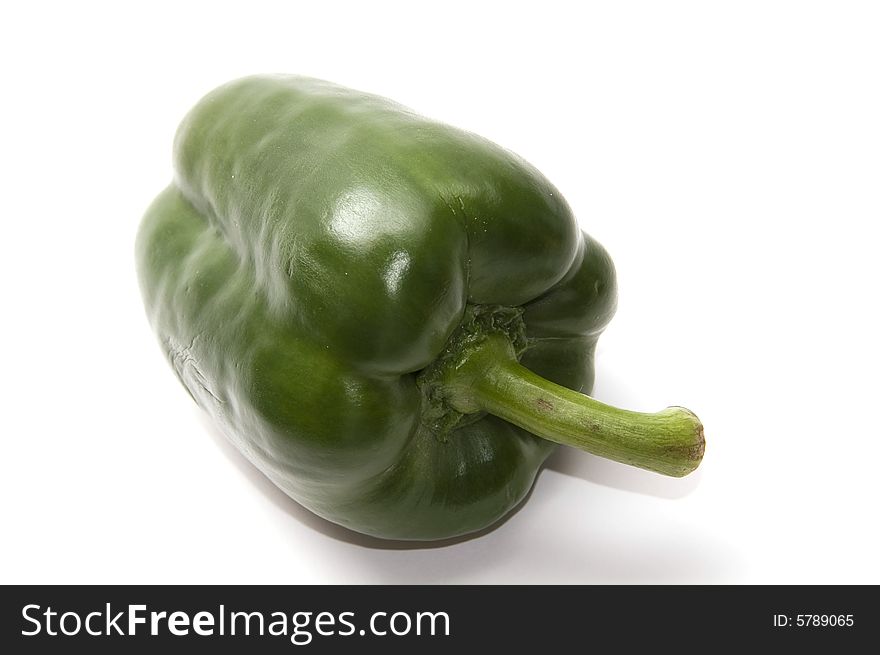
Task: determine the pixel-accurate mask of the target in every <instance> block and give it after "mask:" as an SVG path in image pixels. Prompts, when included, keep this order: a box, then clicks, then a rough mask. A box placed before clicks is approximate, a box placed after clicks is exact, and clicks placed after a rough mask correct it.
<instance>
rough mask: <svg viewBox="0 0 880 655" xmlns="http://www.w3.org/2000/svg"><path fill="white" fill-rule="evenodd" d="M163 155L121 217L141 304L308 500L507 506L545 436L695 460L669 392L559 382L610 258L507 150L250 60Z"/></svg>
mask: <svg viewBox="0 0 880 655" xmlns="http://www.w3.org/2000/svg"><path fill="white" fill-rule="evenodd" d="M174 169H175V176H174V181H173V183H172V184H171V186H169V187H168V188H167V189H165V190H164V191H163V192H162V193H161V194H160V195H159V196H158V198H157V199H156V200H155V201H154V202H153V204H152V205H151V207H150V208H149V209H148V211H147V213H146V216H145V217H144V219H143V223H142V225H141V228H140V231H139V234H138V240H137V248H136V249H137V260H138V271H139V276H140V281H141V288H142V292H143V296H144V300H145V304H146V308H147V313H148V315H149V318H150V321H151V323H152V326H153V328H154V329H155V331H156V333H157V334H158V337H159V340H160V343H161V345H162V348H163V350H164V352H165V354H166V356H167V358H168V360H169V361H170V363H171V365H172V366H173V368H174V371H175V372H176V374H177V376H178V377H179V378H180V380H181V381H182V382H183V384H184V386H185V387H186V388H187V389H188V390H189V393H190V394H191V395H192V397H193V398H194V399H195V401H196V402H197V403H198V404H199V405H200V406H201V407H202V408H203V409H204V410H205V411H207V412H208V414H210V415H211V416H212V417H213V418H214V419H215V421H216V422H217V423H218V424H219V426H220V427H221V428H222V429H223V431H224V432H225V434H226V435H227V436H228V437H229V438H230V439H231V440H232V442H233V443H235V445H236V446H237V447H238V448H239V449H240V450H241V452H242V453H243V454H244V455H245V456H246V457H247V458H248V459H249V460H250V461H251V462H252V463H253V464H254V465H256V466H257V467H258V468H259V469H260V470H261V471H262V472H263V473H264V474H265V475H266V476H268V477H269V478H270V479H271V480H272V481H273V482H274V483H275V484H276V485H277V486H278V487H280V488H281V489H283V490H284V491H285V492H286V493H287V494H288V495H289V496H291V497H292V498H293V499H295V500H296V501H298V502H299V503H301V504H302V505H304V506H305V507H307V508H308V509H310V510H311V511H313V512H315V513H316V514H318V515H320V516H322V517H324V518H326V519H328V520H330V521H333V522H335V523H338V524H340V525H343V526H346V527H348V528H350V529H352V530H356V531H358V532H362V533H366V534H369V535H374V536H377V537H382V538H393V539H410V540H431V539H441V538H447V537H453V536H457V535H462V534H466V533H470V532H473V531H476V530H480V529H482V528H485V527H486V526H489V525H491V524H492V523H494V522H495V521H497V520H499V519H500V518H502V517H503V516H504V515H505V514H507V513H508V512H509V511H510V510H511V509H512V508H513V507H514V506H515V505H517V503H519V502H520V500H522V498H523V497H524V496H525V495H526V493H527V492H528V490H529V488H530V487H531V485H532V483H533V481H534V479H535V476H536V473H537V471H538V470H539V468H540V467H541V465H542V463H543V462H544V460H545V459H546V457H547V456H548V455H549V454H550V452H551V451H552V450H553V448H554V447H555V443H554V442H559V443H569V444H571V445H575V446H577V447H581V448H584V449H587V450H591V451H592V452H597V453H598V454H601V455H604V456H608V457H613V458H615V459H618V460H620V461H625V462H628V463H632V464H635V465H638V466H643V467H645V468H651V469H653V470H658V471H661V472H664V473H668V474H672V475H683V474H685V473H687V472H689V471H690V470H692V469H693V468H695V467H696V465H697V464H698V463H699V460H700V457H701V456H702V452H703V438H702V427H701V426H700V424H699V421H697V420H696V417H694V416H693V414H691V413H690V412H687V410H680V409H673V410H665V413H664V412H660V413H658V414H651V415H647V414H635V413H633V412H624V411H623V410H616V409H613V408H609V407H608V406H605V405H602V404H601V403H598V402H596V401H594V400H592V399H590V398H588V397H586V396H583V395H581V394H579V393H576V392H584V393H589V391H590V390H591V387H592V384H593V352H594V348H595V345H596V340H597V338H598V336H599V334H600V332H601V331H602V329H603V328H604V327H605V325H606V324H607V323H608V321H609V320H610V318H611V317H612V315H613V313H614V309H615V303H616V285H615V276H614V269H613V265H612V262H611V259H610V258H609V257H608V254H607V253H606V251H605V250H604V249H603V248H602V247H601V246H600V245H599V244H598V243H597V242H596V241H594V240H592V239H591V238H590V237H588V236H586V235H585V234H583V233H581V232H580V230H579V229H578V226H577V223H576V221H575V219H574V217H573V216H572V212H571V210H570V209H569V207H568V205H567V204H566V202H565V200H564V199H563V198H562V196H561V195H560V194H559V192H558V191H557V190H556V189H555V188H554V187H553V186H552V185H551V184H550V183H549V182H548V181H547V180H546V179H545V178H544V177H543V176H542V175H541V174H540V173H539V172H538V171H536V170H535V169H534V168H532V167H531V166H530V165H529V164H527V163H526V162H525V161H523V160H522V159H521V158H519V157H517V156H516V155H514V154H512V153H510V152H508V151H506V150H504V149H502V148H500V147H499V146H497V145H494V144H492V143H490V142H488V141H486V140H485V139H482V138H480V137H478V136H475V135H473V134H470V133H467V132H464V131H461V130H458V129H455V128H452V127H449V126H447V125H443V124H441V123H437V122H434V121H431V120H427V119H425V118H423V117H420V116H418V115H416V114H415V113H413V112H412V111H411V110H409V109H406V108H405V107H402V106H400V105H397V104H395V103H393V102H390V101H388V100H386V99H383V98H379V97H377V96H373V95H369V94H365V93H360V92H356V91H352V90H348V89H344V88H341V87H339V86H335V85H333V84H330V83H327V82H323V81H319V80H314V79H308V78H302V77H293V76H259V77H250V78H245V79H242V80H238V81H234V82H231V83H229V84H227V85H225V86H222V87H220V88H219V89H216V90H215V91H213V92H211V93H210V94H209V95H207V96H206V97H205V98H204V99H202V100H201V101H200V102H199V103H198V105H197V106H196V107H195V108H194V109H193V110H192V111H191V112H190V114H189V115H188V116H187V117H186V119H185V120H184V122H183V124H182V125H181V127H180V129H179V131H178V133H177V137H176V140H175V145H174ZM557 385H560V386H557ZM627 430H630V432H631V434H630V433H628V432H627ZM536 434H538V435H540V436H536Z"/></svg>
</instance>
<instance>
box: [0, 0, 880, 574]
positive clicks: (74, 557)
mask: <svg viewBox="0 0 880 655" xmlns="http://www.w3.org/2000/svg"><path fill="white" fill-rule="evenodd" d="M298 4H299V3H280V2H279V3H262V2H254V1H251V2H248V3H234V4H231V5H228V6H226V5H222V4H218V3H204V4H200V3H177V2H176V3H170V4H168V5H164V6H163V5H161V4H158V3H149V4H146V5H144V7H143V8H142V9H132V8H128V7H126V6H125V4H124V3H121V4H117V5H111V4H107V5H102V6H98V5H93V4H89V3H65V4H63V5H62V4H61V3H58V5H56V6H46V5H43V4H38V3H30V4H28V7H29V8H28V9H21V8H16V9H12V10H10V9H8V8H7V9H6V11H5V12H4V13H5V15H4V18H3V21H2V27H0V31H2V34H0V55H2V56H0V62H2V63H0V65H2V67H3V71H2V96H3V100H2V104H0V112H2V121H0V130H2V157H0V167H2V170H0V173H2V181H3V187H2V188H3V193H2V205H0V206H2V219H0V221H2V231H0V235H2V241H0V243H2V257H0V267H2V268H0V283H2V285H3V286H2V310H0V311H2V316H3V318H2V323H0V330H2V343H3V354H2V363H0V367H2V376H0V385H2V398H3V413H2V419H0V425H2V427H0V431H2V435H3V436H2V439H3V449H2V454H0V458H2V460H0V461H2V475H0V499H2V500H0V502H2V518H0V521H2V524H0V531H2V533H3V537H2V540H0V553H2V557H0V582H4V583H11V582H19V583H38V582H42V583H47V582H95V583H98V582H108V583H122V582H124V583H136V582H141V583H156V582H181V583H196V582H205V583H207V582H215V583H223V582H233V583H244V582H253V583H305V582H352V583H382V582H385V583H399V582H413V583H417V582H473V583H513V582H526V583H541V582H552V583H575V582H578V583H593V582H604V583H660V582H671V583H684V582H698V583H708V582H729V583H741V582H760V583H781V582H794V583H860V582H871V583H880V565H878V557H877V553H878V551H880V538H878V527H877V513H876V506H877V500H878V484H877V477H876V476H877V465H878V462H880V438H878V437H880V429H878V419H877V416H878V411H877V408H878V391H880V383H878V375H880V353H878V334H880V321H878V314H877V304H878V302H877V290H876V288H877V282H878V280H880V266H878V257H877V252H878V240H877V224H878V219H880V84H878V82H880V37H878V35H880V15H878V8H877V5H876V4H873V3H867V2H866V3H855V2H824V3H822V2H803V1H801V2H768V1H761V2H725V3H718V2H714V3H706V2H670V3H655V2H644V3H637V2H613V3H612V2H608V3H598V4H592V3H574V2H571V3H554V2H537V3H528V4H522V5H520V4H516V3H503V4H495V5H490V4H488V3H479V2H475V1H474V0H471V1H469V2H463V3H457V2H450V1H448V0H447V1H446V2H443V3H437V4H436V6H434V7H431V8H428V7H425V6H423V5H422V4H421V3H400V4H397V5H393V4H387V3H385V4H383V3H376V2H364V3H351V4H349V5H340V4H337V3H332V2H322V3H314V2H312V3H302V6H297V5H298ZM318 5H320V7H318ZM14 6H16V7H20V6H23V5H14ZM255 72H293V73H302V74H307V75H313V76H316V77H321V78H325V79H329V80H333V81H336V82H338V83H341V84H344V85H348V86H352V87H355V88H359V89H362V90H367V91H372V92H376V93H379V94H382V95H387V96H391V97H393V98H395V99H397V100H399V101H401V102H403V103H404V104H407V105H410V106H411V107H413V108H415V109H416V110H418V111H420V112H421V113H424V114H427V115H429V116H432V117H435V118H438V119H441V120H443V121H446V122H449V123H452V124H454V125H458V126H460V127H464V128H467V129H470V130H472V131H474V132H477V133H480V134H482V135H484V136H487V137H489V138H490V139H492V140H494V141H496V142H498V143H500V144H502V145H504V146H506V147H508V148H510V149H511V150H514V151H516V152H518V153H520V154H521V155H523V156H524V157H525V158H526V159H528V160H530V161H531V162H532V163H533V164H535V165H536V166H537V167H538V168H539V169H541V170H542V171H543V172H544V173H545V174H546V175H547V176H548V177H549V178H550V179H551V180H552V181H553V182H554V183H555V184H556V185H557V186H558V187H559V189H560V190H561V191H562V193H563V194H564V195H565V196H566V198H567V199H568V201H569V203H570V204H571V205H572V207H573V208H574V210H575V212H576V214H577V215H578V217H579V220H580V221H581V223H582V224H583V226H584V228H585V229H586V230H587V231H589V232H590V233H591V234H593V235H594V236H595V237H596V238H597V239H599V240H600V241H601V242H602V243H603V244H604V245H605V246H606V247H607V248H608V249H609V251H610V252H611V254H612V256H613V257H614V259H615V262H616V264H617V268H618V273H619V281H620V309H619V312H618V314H617V316H616V318H615V320H614V321H613V322H612V324H611V326H610V327H609V329H608V330H607V332H606V335H605V336H604V337H603V338H602V340H601V342H600V349H599V352H598V362H597V386H596V389H595V395H596V396H597V397H598V398H599V399H601V400H604V401H606V402H610V403H613V404H617V405H621V406H626V407H629V408H633V409H638V410H645V411H653V410H658V409H661V408H663V407H665V406H667V405H670V404H683V405H686V406H688V407H690V408H692V409H693V410H694V411H696V412H697V413H698V414H699V415H700V417H701V418H702V419H703V422H704V424H705V426H706V435H707V440H708V448H707V451H706V458H705V461H704V464H703V466H702V468H701V469H700V470H699V471H698V472H697V473H696V474H694V475H692V476H690V477H688V478H685V479H682V480H674V479H666V478H662V477H660V476H657V475H654V474H651V473H646V472H642V471H637V470H631V469H628V468H626V467H624V466H620V465H616V464H613V463H609V462H606V461H600V460H598V459H597V458H594V457H592V456H589V455H586V454H582V453H579V452H574V451H566V452H561V453H559V454H558V455H557V456H554V457H553V459H552V460H551V462H550V464H549V467H548V468H547V469H546V470H545V471H544V472H543V473H542V474H541V476H540V478H539V480H538V482H537V485H536V487H535V489H534V493H533V494H532V496H531V498H530V500H529V501H528V502H527V503H526V504H525V505H524V506H523V507H522V509H521V510H520V511H519V512H518V513H516V514H515V515H514V516H513V517H512V518H510V520H508V521H507V522H506V523H504V524H503V525H501V526H500V527H498V528H497V529H496V530H494V531H491V532H489V533H488V534H485V535H483V536H480V537H479V538H475V539H471V540H467V541H463V542H459V543H455V544H446V545H442V546H438V547H421V548H412V547H406V546H405V545H404V544H390V545H389V544H383V543H381V542H378V541H375V540H369V539H365V538H361V537H359V536H357V535H354V534H352V533H349V532H346V531H344V530H341V529H339V528H336V527H334V526H332V525H329V524H327V523H325V522H324V521H322V520H320V519H317V518H314V517H312V516H311V515H310V514H309V513H308V512H306V511H305V510H303V509H301V508H299V507H298V506H297V505H296V504H294V503H293V502H292V501H289V500H288V499H287V498H286V497H285V496H284V495H282V494H281V493H280V492H278V491H277V490H276V489H275V488H274V487H273V486H272V485H271V484H270V483H268V482H267V481H266V480H265V479H264V478H262V476H261V475H260V474H259V473H257V472H256V471H255V470H254V469H253V468H251V466H250V465H249V464H247V463H246V461H245V460H244V459H243V458H242V457H241V456H239V455H238V454H237V453H236V452H235V451H234V449H232V448H231V447H230V446H229V445H227V444H226V443H225V442H224V441H223V438H222V437H221V436H219V435H218V433H217V432H216V431H215V430H214V429H213V428H212V427H211V426H210V425H209V424H208V422H207V420H206V419H205V418H204V417H203V416H202V414H201V413H200V412H199V410H197V409H196V407H195V406H194V405H193V403H192V401H191V400H190V399H189V397H188V396H187V394H186V393H185V392H184V390H183V388H182V387H181V386H180V385H179V384H178V383H177V381H176V380H175V378H174V376H173V374H172V372H171V369H170V367H169V366H168V365H167V364H166V363H165V361H164V359H163V357H162V355H161V354H160V351H159V348H158V346H157V345H156V343H155V340H154V338H153V336H152V334H151V332H150V329H149V327H148V324H147V321H146V318H145V316H144V313H143V309H142V306H141V301H140V295H139V290H138V286H137V281H136V277H135V272H134V262H133V241H134V235H135V232H136V229H137V225H138V222H139V219H140V216H141V215H142V213H143V210H144V209H145V208H146V206H147V205H148V204H149V202H150V201H151V199H152V197H153V196H154V195H155V194H156V193H157V192H158V191H159V190H160V189H162V188H163V187H164V186H165V185H166V184H167V182H168V181H169V179H170V176H171V166H170V149H171V140H172V137H173V134H174V131H175V128H176V126H177V123H178V122H179V120H180V119H181V118H182V116H183V115H184V113H185V112H186V111H187V109H188V108H189V107H190V106H191V105H192V104H193V103H194V102H195V101H196V100H198V98H199V97H200V96H201V95H202V94H204V93H205V92H207V91H208V90H210V89H211V88H213V87H214V86H216V85H218V84H220V83H223V82H225V81H227V80H229V79H232V78H235V77H238V76H241V75H245V74H249V73H255ZM328 420H332V417H328Z"/></svg>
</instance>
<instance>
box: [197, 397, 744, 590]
mask: <svg viewBox="0 0 880 655" xmlns="http://www.w3.org/2000/svg"><path fill="white" fill-rule="evenodd" d="M193 411H195V412H198V415H199V420H200V421H201V423H202V425H204V427H205V431H206V432H207V434H208V435H210V438H211V439H213V441H214V442H215V444H216V447H218V448H219V449H220V452H222V453H223V454H224V455H225V456H226V457H227V458H228V459H229V461H230V462H231V463H232V464H233V465H234V466H235V467H236V468H237V469H238V471H239V472H240V473H241V474H242V475H243V476H244V477H245V478H246V479H247V480H248V481H249V482H250V483H251V484H253V485H254V486H255V487H256V488H257V489H258V490H259V492H260V493H262V494H263V495H264V496H265V497H266V498H267V499H268V500H269V501H270V502H271V503H272V504H273V505H274V506H275V507H277V508H278V509H280V510H281V511H282V512H283V513H284V515H285V516H289V517H290V518H292V519H294V520H295V521H297V522H298V523H299V524H301V525H304V526H306V527H307V528H309V529H311V530H314V531H315V532H317V533H319V534H321V535H324V536H326V537H329V538H330V539H332V540H334V541H336V542H339V544H340V546H341V547H343V548H345V550H344V552H337V555H339V556H338V557H337V556H332V555H331V556H330V557H331V559H332V561H333V568H334V572H335V575H336V576H337V577H340V578H341V579H347V580H350V581H351V582H354V583H356V584H449V583H469V582H470V583H473V582H474V580H475V576H477V578H478V579H480V580H482V581H483V582H484V583H486V582H488V583H490V584H499V583H501V584H506V583H508V582H509V581H510V578H511V576H513V578H514V579H515V581H517V582H520V583H525V584H541V583H552V584H572V583H575V584H595V583H600V584H612V583H616V584H620V583H625V584H635V583H638V584H652V583H661V584H662V583H680V582H682V581H683V580H685V581H712V582H718V581H725V580H729V579H731V576H735V575H736V573H737V570H738V568H739V566H738V563H737V561H736V557H735V556H734V555H733V554H732V553H731V552H728V551H729V549H726V548H725V547H723V544H722V545H719V544H717V543H714V541H713V540H711V539H706V538H705V536H704V535H701V534H699V533H694V532H693V531H691V530H689V529H686V528H679V529H677V530H672V531H670V530H669V527H668V526H667V525H665V524H663V523H662V522H661V521H660V520H659V519H654V518H652V519H650V520H652V521H654V522H653V523H652V524H649V525H647V526H643V527H644V534H645V536H643V537H641V538H635V539H630V540H629V541H628V543H629V544H630V545H629V547H628V548H621V545H620V542H619V541H618V536H616V535H615V534H612V535H609V534H607V532H603V531H602V530H601V529H599V530H597V531H596V533H595V534H589V532H588V533H587V534H586V535H584V534H583V533H581V534H582V538H581V539H577V540H575V541H569V540H565V539H559V538H558V535H555V536H554V534H549V533H548V534H544V533H545V532H547V531H546V530H545V529H543V528H541V529H534V527H529V526H527V525H524V524H523V523H522V522H517V521H514V522H513V523H512V524H511V525H510V526H507V525H506V524H507V522H508V521H511V519H513V518H515V516H516V515H517V514H518V513H519V512H521V511H522V510H523V509H524V508H525V507H528V510H529V513H530V514H531V513H532V512H533V513H534V516H533V517H531V519H529V518H528V517H527V519H526V520H527V521H528V520H537V521H538V525H541V524H542V521H545V520H546V518H545V517H548V516H549V517H552V516H554V515H555V514H556V513H557V512H558V506H557V505H556V503H558V501H559V497H560V495H559V494H554V493H553V488H554V487H556V486H557V485H559V484H560V480H561V478H558V477H550V478H548V479H547V480H546V481H542V480H540V479H538V480H536V483H535V485H533V486H532V489H531V490H529V493H528V494H527V495H526V497H525V498H524V499H523V501H522V502H520V503H519V505H517V507H516V508H515V509H514V510H513V511H511V512H510V513H509V514H508V515H507V516H506V517H505V518H504V519H502V520H500V521H498V522H497V523H495V524H494V525H492V526H490V527H488V528H486V529H484V530H480V531H479V532H475V533H472V534H469V535H465V536H462V537H457V538H453V539H444V540H441V541H430V542H419V541H394V540H386V539H378V538H375V537H370V536H367V535H362V534H360V533H357V532H354V531H352V530H349V529H347V528H344V527H342V526H339V525H336V524H334V523H331V522H330V521H327V520H326V519H322V518H321V517H319V516H317V515H316V514H313V513H312V512H310V511H309V510H307V509H306V508H304V507H303V506H302V505H300V504H299V503H297V502H296V501H294V500H293V499H292V498H290V497H288V496H287V495H286V494H285V493H284V492H283V491H281V490H280V489H279V488H278V487H276V486H275V485H274V484H273V483H272V481H271V480H269V479H268V478H267V477H266V476H265V475H263V474H262V473H261V472H260V471H259V469H257V468H256V467H255V466H254V465H253V464H251V463H250V462H249V461H248V460H247V459H246V458H245V457H244V456H243V455H242V454H241V453H239V451H238V450H237V449H236V448H235V446H234V445H233V444H232V443H231V442H230V441H229V440H228V439H227V438H226V436H225V435H224V434H223V433H222V432H221V431H220V430H219V429H218V428H217V427H216V426H214V424H213V423H212V422H211V421H210V419H209V418H208V417H207V416H206V415H205V414H204V412H202V411H201V410H199V409H198V408H195V407H194V408H193ZM566 450H569V449H566ZM549 463H550V466H545V467H542V469H541V471H539V473H538V476H539V477H541V476H542V475H543V471H544V468H549V469H551V470H555V469H563V470H562V471H560V472H563V473H564V472H565V467H574V470H575V472H574V473H572V474H573V475H575V476H578V475H580V474H579V473H578V472H577V467H578V466H580V465H581V464H582V462H579V458H578V457H576V458H574V461H573V462H572V461H570V460H569V459H568V456H567V455H565V454H564V453H562V454H561V455H556V456H554V457H553V458H552V459H551V460H550V462H549ZM554 467H555V469H554ZM587 469H588V471H589V476H583V477H587V478H588V479H596V477H597V476H596V469H595V468H594V467H593V466H592V464H591V463H589V462H588V464H587ZM570 470H571V469H570ZM618 473H619V472H618ZM618 473H615V474H614V475H613V476H612V479H611V480H610V481H611V482H614V483H615V484H611V485H609V486H617V487H619V488H624V489H630V490H634V489H639V488H640V487H639V485H638V484H632V483H629V482H626V481H625V478H620V477H615V476H617V475H618ZM538 485H541V486H542V487H544V489H543V491H544V493H539V494H537V495H536V496H535V497H534V498H532V495H533V491H534V489H535V488H536V487H537V486H538ZM548 487H549V489H548ZM647 488H648V489H649V490H650V487H647ZM654 491H656V489H655V490H654ZM654 495H659V494H658V493H654ZM530 499H531V501H530ZM608 513H609V510H608V508H607V507H606V506H604V505H603V503H600V502H597V503H595V504H588V505H586V506H581V508H580V516H579V517H578V520H586V521H587V522H588V523H589V522H593V521H596V522H603V521H607V520H608ZM644 518H645V517H644V516H642V517H641V521H644ZM545 527H546V526H545ZM505 528H506V529H505ZM550 532H552V531H550ZM584 537H585V538H584ZM344 544H350V545H352V546H355V548H353V549H348V548H347V547H345V546H344ZM333 550H334V549H333V547H330V549H329V551H328V552H331V553H332V552H333Z"/></svg>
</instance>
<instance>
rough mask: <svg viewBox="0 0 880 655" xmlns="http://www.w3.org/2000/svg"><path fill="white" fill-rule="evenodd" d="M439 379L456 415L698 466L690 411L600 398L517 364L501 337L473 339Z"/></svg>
mask: <svg viewBox="0 0 880 655" xmlns="http://www.w3.org/2000/svg"><path fill="white" fill-rule="evenodd" d="M442 377H443V379H442V382H441V384H442V386H443V387H444V397H445V401H446V402H447V403H448V404H449V405H450V406H451V407H452V408H453V409H454V410H456V411H457V412H461V413H462V414H473V413H474V412H480V411H485V412H488V413H490V414H494V415H495V416H497V417H499V418H502V419H504V420H505V421H508V422H510V423H513V424H514V425H517V426H519V427H521V428H523V429H525V430H528V431H529V432H531V433H532V434H535V435H537V436H539V437H543V438H544V439H549V440H550V441H555V442H556V443H560V444H565V445H567V446H573V447H575V448H579V449H581V450H585V451H587V452H589V453H593V454H594V455H599V456H601V457H606V458H608V459H612V460H614V461H617V462H622V463H624V464H630V465H632V466H637V467H639V468H643V469H648V470H649V471H656V472H657V473H662V474H664V475H671V476H675V477H681V476H684V475H687V474H688V473H690V472H691V471H693V470H694V469H696V468H697V466H699V464H700V460H701V459H702V457H703V451H704V450H705V440H704V437H703V426H702V424H701V423H700V420H699V419H698V418H697V417H696V416H695V415H694V414H693V413H692V412H691V411H689V410H687V409H685V408H684V407H669V408H667V409H664V410H663V411H660V412H657V413H654V414H644V413H641V412H632V411H628V410H623V409H618V408H616V407H612V406H610V405H606V404H604V403H601V402H599V401H597V400H595V399H593V398H591V397H589V396H585V395H584V394H581V393H578V392H577V391H572V390H571V389H567V388H565V387H563V386H560V385H558V384H555V383H553V382H550V381H549V380H546V379H544V378H542V377H541V376H539V375H536V374H535V373H533V372H532V371H530V370H529V369H527V368H525V367H524V366H522V365H521V364H520V363H519V362H518V361H517V358H516V352H515V351H514V348H513V346H512V344H511V342H510V340H509V339H508V338H507V337H505V336H504V335H502V334H489V335H485V337H484V338H483V339H481V340H480V341H479V342H478V343H474V344H472V345H471V348H469V352H468V354H467V356H466V357H463V358H462V359H461V360H459V362H458V365H457V366H455V367H450V368H448V369H446V370H445V371H444V374H443V376H442Z"/></svg>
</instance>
